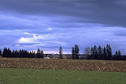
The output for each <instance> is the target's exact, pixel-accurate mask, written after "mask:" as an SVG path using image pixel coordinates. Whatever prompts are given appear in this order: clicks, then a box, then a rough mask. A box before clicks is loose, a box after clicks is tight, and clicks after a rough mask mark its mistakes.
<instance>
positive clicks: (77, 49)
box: [75, 44, 79, 59]
mask: <svg viewBox="0 0 126 84" xmlns="http://www.w3.org/2000/svg"><path fill="white" fill-rule="evenodd" d="M75 59H79V46H78V45H77V44H76V45H75Z"/></svg>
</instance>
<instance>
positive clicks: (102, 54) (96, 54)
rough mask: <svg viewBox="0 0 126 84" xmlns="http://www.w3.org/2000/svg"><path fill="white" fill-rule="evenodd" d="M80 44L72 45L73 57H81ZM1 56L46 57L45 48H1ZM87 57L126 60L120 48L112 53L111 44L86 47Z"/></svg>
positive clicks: (60, 54) (60, 56) (61, 52)
mask: <svg viewBox="0 0 126 84" xmlns="http://www.w3.org/2000/svg"><path fill="white" fill-rule="evenodd" d="M79 51H80V49H79V46H78V45H77V44H76V45H75V46H74V47H72V55H71V58H72V59H80V54H79ZM0 56H2V57H11V58H15V57H17V58H44V52H43V50H40V49H38V50H37V52H34V51H31V52H28V51H27V50H13V51H12V50H10V49H9V48H4V50H3V52H2V51H1V50H0ZM81 56H82V55H81ZM83 56H86V58H87V59H98V60H126V56H122V55H121V52H120V50H119V51H116V52H115V54H114V55H113V54H112V48H111V46H110V45H109V44H107V45H106V46H105V47H101V46H98V47H97V46H96V45H94V46H93V47H91V48H85V54H83ZM59 58H60V59H63V49H62V47H60V48H59Z"/></svg>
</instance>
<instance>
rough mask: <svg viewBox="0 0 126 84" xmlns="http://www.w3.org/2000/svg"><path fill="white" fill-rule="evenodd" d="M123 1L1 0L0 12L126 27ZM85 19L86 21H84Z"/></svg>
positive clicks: (125, 12)
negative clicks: (73, 18) (60, 17)
mask: <svg viewBox="0 0 126 84" xmlns="http://www.w3.org/2000/svg"><path fill="white" fill-rule="evenodd" d="M125 9H126V1H125V0H2V1H0V10H2V11H11V12H12V11H13V12H17V13H22V14H28V15H29V14H30V15H40V16H41V15H48V16H50V15H51V16H52V15H54V16H55V15H61V16H72V17H76V18H78V19H77V20H76V22H79V23H85V22H89V23H100V24H105V25H112V26H126V24H125V19H126V16H125V14H126V11H125ZM85 19H86V20H85Z"/></svg>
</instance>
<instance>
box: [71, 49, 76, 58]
mask: <svg viewBox="0 0 126 84" xmlns="http://www.w3.org/2000/svg"><path fill="white" fill-rule="evenodd" d="M72 59H75V48H74V47H72Z"/></svg>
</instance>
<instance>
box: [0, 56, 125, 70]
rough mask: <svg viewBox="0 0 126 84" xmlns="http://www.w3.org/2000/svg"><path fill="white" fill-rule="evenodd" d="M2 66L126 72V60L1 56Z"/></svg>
mask: <svg viewBox="0 0 126 84" xmlns="http://www.w3.org/2000/svg"><path fill="white" fill-rule="evenodd" d="M0 68H25V69H56V70H80V71H100V72H126V61H109V60H105V61H104V60H70V59H68V60H66V59H63V60H60V59H47V60H46V59H31V58H0Z"/></svg>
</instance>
